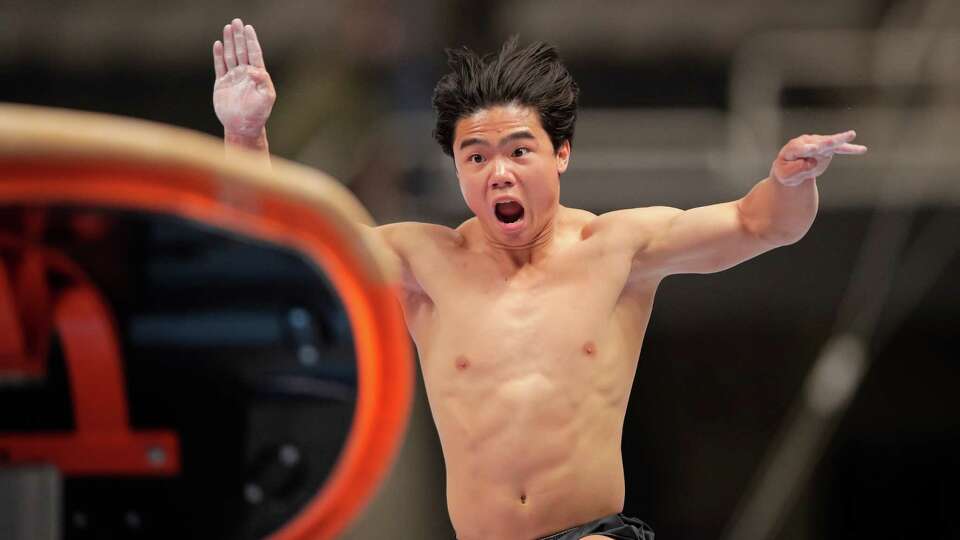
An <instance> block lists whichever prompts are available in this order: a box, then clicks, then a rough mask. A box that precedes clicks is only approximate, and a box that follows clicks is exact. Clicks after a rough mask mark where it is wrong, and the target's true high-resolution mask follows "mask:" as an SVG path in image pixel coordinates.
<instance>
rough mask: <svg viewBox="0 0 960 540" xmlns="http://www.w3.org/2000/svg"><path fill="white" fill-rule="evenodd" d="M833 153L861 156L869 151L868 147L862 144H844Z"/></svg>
mask: <svg viewBox="0 0 960 540" xmlns="http://www.w3.org/2000/svg"><path fill="white" fill-rule="evenodd" d="M833 153H834V154H847V155H854V156H859V155H862V154H866V153H867V147H866V146H863V145H862V144H842V145H840V146H838V147H837V148H836V149H835V150H834V151H833Z"/></svg>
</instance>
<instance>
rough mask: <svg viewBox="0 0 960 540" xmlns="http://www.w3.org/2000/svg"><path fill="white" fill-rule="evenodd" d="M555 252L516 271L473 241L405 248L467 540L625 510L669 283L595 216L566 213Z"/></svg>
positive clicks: (430, 389) (413, 325)
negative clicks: (641, 374) (649, 344)
mask: <svg viewBox="0 0 960 540" xmlns="http://www.w3.org/2000/svg"><path fill="white" fill-rule="evenodd" d="M564 216H565V217H564V219H563V220H559V221H558V226H557V230H556V231H555V234H554V238H553V241H552V243H551V245H550V247H549V250H548V251H547V252H546V254H545V255H544V256H543V257H542V258H540V259H539V260H535V261H533V262H531V263H529V264H523V265H518V266H511V265H509V264H504V262H503V260H498V259H497V258H495V257H491V256H490V254H489V252H488V251H486V248H484V246H483V244H482V242H479V241H478V240H479V239H478V238H477V237H476V235H474V234H472V233H471V229H470V222H467V223H466V224H464V226H461V227H460V229H458V231H453V230H450V229H446V228H441V227H433V226H423V225H409V226H411V227H424V229H423V230H421V231H420V232H419V233H418V235H417V238H418V240H417V241H416V242H414V243H411V244H410V245H408V246H406V248H405V249H401V250H399V252H400V255H401V258H402V259H403V262H404V266H405V272H406V273H407V279H408V280H415V283H416V287H412V288H411V289H410V290H409V291H408V293H407V294H406V295H405V296H404V298H403V301H402V303H403V307H404V311H405V315H406V319H407V325H408V327H409V329H410V332H411V335H412V336H413V338H414V341H415V342H416V344H417V349H418V351H419V356H420V362H421V368H422V372H423V377H424V382H425V385H426V389H427V396H428V399H429V402H430V408H431V410H432V413H433V417H434V421H435V422H436V425H437V430H438V432H439V435H440V440H441V444H442V447H443V455H444V460H445V462H446V472H447V504H448V510H449V513H450V518H451V520H452V522H453V526H454V528H455V529H456V531H457V536H458V538H459V539H460V540H473V539H489V538H497V539H503V540H510V539H514V538H515V539H524V540H529V539H531V538H536V537H538V536H543V535H547V534H549V533H552V532H556V531H558V530H562V529H565V528H568V527H571V526H573V525H577V524H579V523H583V522H586V521H590V520H593V519H596V518H598V517H601V516H604V515H608V514H612V513H616V512H619V511H621V510H622V508H623V500H624V479H623V464H622V460H621V455H620V443H621V432H622V428H623V419H624V414H625V411H626V406H627V400H628V398H629V395H630V388H631V385H632V383H633V377H634V373H635V371H636V365H637V359H638V356H639V352H640V346H641V343H642V340H643V334H644V331H645V330H646V325H647V321H648V319H649V315H650V309H651V307H652V302H653V295H654V292H655V289H656V283H655V282H653V281H650V282H644V281H637V280H631V268H632V267H631V265H632V259H631V257H630V254H629V253H628V252H627V251H625V250H618V249H613V248H611V246H610V245H609V243H607V242H605V241H604V238H603V237H602V235H589V234H585V233H584V231H585V229H584V227H586V226H587V225H588V224H589V222H590V221H591V219H592V218H593V216H592V215H591V214H589V213H587V212H582V211H575V210H569V209H565V213H564Z"/></svg>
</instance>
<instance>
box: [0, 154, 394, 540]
mask: <svg viewBox="0 0 960 540" xmlns="http://www.w3.org/2000/svg"><path fill="white" fill-rule="evenodd" d="M220 174H221V173H219V172H218V171H215V170H206V169H204V168H202V167H199V166H193V167H188V166H173V165H164V164H162V163H157V162H154V163H138V162H134V161H126V162H124V161H120V160H116V159H113V160H89V159H86V160H84V159H78V158H74V159H71V160H54V159H44V160H39V159H34V160H32V161H31V160H27V159H14V158H5V159H0V204H3V203H8V204H9V203H19V204H41V205H42V204H58V203H69V204H81V205H93V206H99V207H113V208H122V209H139V210H145V211H151V212H159V213H166V214H173V215H178V216H181V217H184V218H188V219H192V220H196V221H201V222H206V223H210V224H212V225H215V226H217V227H221V228H224V229H228V230H233V231H236V232H239V233H242V234H245V235H249V236H253V237H257V238H262V239H265V240H269V241H272V242H275V243H278V244H282V245H288V246H291V247H293V248H294V249H296V250H298V251H300V252H302V253H304V254H306V255H307V256H309V257H310V258H311V259H312V260H313V261H315V262H316V263H317V264H318V265H320V266H321V267H322V268H323V269H324V271H325V272H326V275H327V276H328V277H329V279H330V280H331V282H332V283H333V285H334V287H335V288H336V289H337V291H338V293H339V294H340V297H341V299H342V301H343V303H344V305H345V308H346V310H347V314H348V317H349V319H350V324H351V328H352V330H353V335H354V343H355V349H356V355H357V364H358V396H357V404H356V409H355V414H354V419H353V424H352V427H351V431H350V434H349V435H348V438H347V441H346V444H345V446H344V449H343V451H342V453H341V455H340V457H339V460H338V462H337V464H336V466H335V468H334V470H333V471H332V472H331V474H330V476H329V477H328V479H327V482H326V483H325V485H324V487H323V489H322V490H321V491H320V492H319V493H318V494H317V495H316V497H315V498H314V499H313V500H312V501H311V502H310V503H309V504H308V505H307V506H306V507H305V508H304V509H303V510H302V511H301V512H300V514H299V515H297V516H296V517H295V518H294V519H293V520H292V521H291V522H290V523H288V524H287V525H285V526H284V527H283V528H282V529H281V530H279V531H277V532H276V533H275V534H274V535H273V538H276V539H280V540H295V539H330V538H334V537H335V536H336V535H337V534H338V533H339V532H341V531H342V530H343V529H344V528H345V527H346V526H347V525H348V523H349V522H350V520H351V519H352V518H353V517H354V516H355V515H357V514H358V513H359V511H360V510H361V509H362V508H363V506H364V505H365V504H366V502H367V501H368V500H369V498H370V497H371V496H372V494H373V492H374V489H375V488H376V487H377V485H378V484H379V483H380V481H381V480H382V478H383V477H384V475H385V474H386V472H387V470H388V467H389V465H390V463H391V462H392V459H393V457H394V456H395V455H396V452H397V451H398V449H399V446H400V442H401V440H402V437H403V434H404V430H405V428H406V422H407V418H408V416H409V410H410V404H411V398H412V393H413V362H412V354H411V349H410V344H409V340H408V338H407V334H406V330H405V328H404V325H403V317H402V314H401V312H400V309H399V306H398V305H397V303H396V301H395V297H394V294H393V285H391V284H390V283H388V282H386V281H385V280H384V278H382V277H381V276H379V275H377V274H376V273H375V272H372V271H371V269H370V262H369V261H370V259H369V258H367V259H363V258H362V255H361V252H360V251H359V248H358V246H357V245H356V232H352V229H349V227H352V226H351V225H350V224H349V223H346V222H345V219H346V218H345V217H343V216H342V215H338V214H337V213H336V211H335V209H333V210H330V211H324V210H323V209H321V208H318V207H317V206H316V204H315V203H314V205H310V204H306V203H303V202H301V201H298V200H296V198H295V197H293V196H291V195H287V194H283V193H281V192H279V191H272V190H266V189H263V188H254V187H252V186H248V185H246V184H243V183H241V182H236V183H230V201H236V202H234V203H231V202H230V201H228V200H224V198H223V197H222V195H223V194H224V193H223V190H224V185H225V184H226V183H227V182H225V181H224V180H223V179H222V178H221V177H220ZM348 231H349V232H348Z"/></svg>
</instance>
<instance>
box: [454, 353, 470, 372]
mask: <svg viewBox="0 0 960 540" xmlns="http://www.w3.org/2000/svg"><path fill="white" fill-rule="evenodd" d="M456 366H457V369H458V370H461V371H462V370H464V369H467V368H468V367H470V360H468V359H467V357H466V356H463V355H462V354H461V355H460V356H458V357H457V361H456Z"/></svg>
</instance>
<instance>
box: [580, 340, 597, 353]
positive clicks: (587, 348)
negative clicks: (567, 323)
mask: <svg viewBox="0 0 960 540" xmlns="http://www.w3.org/2000/svg"><path fill="white" fill-rule="evenodd" d="M583 352H584V354H586V355H587V356H593V355H594V354H595V353H596V352H597V345H596V344H595V343H594V342H592V341H588V342H586V343H584V344H583Z"/></svg>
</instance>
